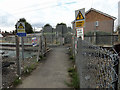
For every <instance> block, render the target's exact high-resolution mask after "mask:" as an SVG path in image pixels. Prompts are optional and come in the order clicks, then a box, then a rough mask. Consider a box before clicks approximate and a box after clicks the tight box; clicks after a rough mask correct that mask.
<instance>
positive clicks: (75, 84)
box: [65, 49, 80, 89]
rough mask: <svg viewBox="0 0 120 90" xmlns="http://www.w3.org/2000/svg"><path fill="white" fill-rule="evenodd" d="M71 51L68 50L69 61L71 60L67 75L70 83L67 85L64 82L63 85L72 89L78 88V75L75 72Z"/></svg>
mask: <svg viewBox="0 0 120 90" xmlns="http://www.w3.org/2000/svg"><path fill="white" fill-rule="evenodd" d="M71 51H72V50H71V49H70V50H69V56H70V57H69V59H70V60H72V64H73V65H72V67H70V68H69V69H68V73H69V76H70V77H71V82H70V83H68V82H65V84H66V85H67V86H69V87H72V88H75V89H77V88H80V87H79V77H78V74H77V70H76V67H75V58H74V56H73V55H72V54H71V53H72V52H71Z"/></svg>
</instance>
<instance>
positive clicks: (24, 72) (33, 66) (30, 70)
mask: <svg viewBox="0 0 120 90" xmlns="http://www.w3.org/2000/svg"><path fill="white" fill-rule="evenodd" d="M35 68H36V64H32V65H31V66H26V67H25V68H24V71H23V74H24V75H29V74H31V72H32V71H33V70H34V69H35Z"/></svg>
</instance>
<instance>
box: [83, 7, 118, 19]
mask: <svg viewBox="0 0 120 90" xmlns="http://www.w3.org/2000/svg"><path fill="white" fill-rule="evenodd" d="M90 11H95V12H97V13H100V14H103V15H105V16H107V17H110V18H112V19H114V20H115V19H116V17H114V16H111V15H109V14H106V13H104V12H101V11H99V10H96V9H94V8H91V9H89V10H88V11H87V12H85V14H88V13H89V12H90Z"/></svg>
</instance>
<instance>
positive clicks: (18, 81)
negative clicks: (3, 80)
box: [13, 77, 22, 86]
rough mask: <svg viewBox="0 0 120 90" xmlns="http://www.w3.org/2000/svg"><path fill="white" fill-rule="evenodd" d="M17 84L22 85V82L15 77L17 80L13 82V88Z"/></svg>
mask: <svg viewBox="0 0 120 90" xmlns="http://www.w3.org/2000/svg"><path fill="white" fill-rule="evenodd" d="M19 84H22V80H21V79H20V78H19V77H17V78H15V80H14V82H13V86H17V85H19Z"/></svg>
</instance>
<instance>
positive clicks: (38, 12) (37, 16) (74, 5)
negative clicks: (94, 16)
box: [0, 0, 119, 29]
mask: <svg viewBox="0 0 120 90" xmlns="http://www.w3.org/2000/svg"><path fill="white" fill-rule="evenodd" d="M118 1H119V0H82V1H81V0H2V1H1V0H0V13H1V14H0V27H3V28H4V27H13V29H14V24H15V23H16V22H17V20H19V19H20V18H23V17H24V18H26V20H27V21H28V22H29V23H30V24H31V25H33V26H34V27H43V25H45V24H46V23H49V24H51V25H52V26H56V24H57V23H61V22H64V23H66V24H67V26H71V22H72V21H73V20H74V19H75V10H78V9H81V8H85V9H86V11H87V10H88V9H90V8H91V7H92V8H95V9H98V10H100V11H102V12H104V13H107V14H110V15H112V16H115V17H117V16H118V8H117V3H118Z"/></svg>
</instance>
